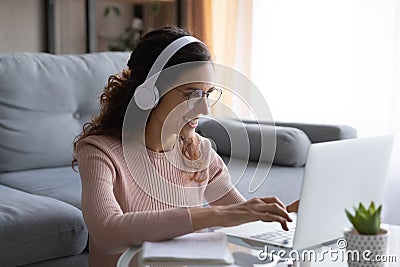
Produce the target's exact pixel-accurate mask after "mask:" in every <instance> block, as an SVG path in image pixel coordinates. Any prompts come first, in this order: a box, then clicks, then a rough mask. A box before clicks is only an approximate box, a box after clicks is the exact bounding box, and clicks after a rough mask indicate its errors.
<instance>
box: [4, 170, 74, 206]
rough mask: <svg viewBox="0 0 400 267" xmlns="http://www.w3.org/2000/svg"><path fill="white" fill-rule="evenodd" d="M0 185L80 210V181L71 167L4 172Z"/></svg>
mask: <svg viewBox="0 0 400 267" xmlns="http://www.w3.org/2000/svg"><path fill="white" fill-rule="evenodd" d="M0 184H3V185H6V186H8V187H12V188H15V189H19V190H21V191H24V192H27V193H31V194H34V195H40V196H46V197H51V198H54V199H58V200H61V201H63V202H65V203H68V204H70V205H72V206H74V207H76V208H78V209H81V193H82V185H81V180H80V176H79V173H76V172H74V171H73V170H72V168H71V167H58V168H46V169H35V170H27V171H17V172H5V173H1V174H0Z"/></svg>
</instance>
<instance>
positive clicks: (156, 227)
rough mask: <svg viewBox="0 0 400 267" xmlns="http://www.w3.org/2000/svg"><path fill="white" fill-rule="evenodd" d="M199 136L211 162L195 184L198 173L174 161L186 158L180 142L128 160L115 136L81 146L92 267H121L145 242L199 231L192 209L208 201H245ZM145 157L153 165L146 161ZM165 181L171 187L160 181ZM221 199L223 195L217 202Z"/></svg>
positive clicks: (89, 139) (92, 138)
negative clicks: (124, 257)
mask: <svg viewBox="0 0 400 267" xmlns="http://www.w3.org/2000/svg"><path fill="white" fill-rule="evenodd" d="M197 137H198V138H200V139H201V146H200V149H201V153H202V158H203V159H207V160H209V164H208V165H207V166H206V167H205V168H204V169H203V170H202V171H201V172H200V174H201V175H202V176H201V177H205V178H206V179H205V180H204V181H203V182H196V181H193V180H192V181H190V177H192V175H193V173H191V172H189V171H186V170H181V168H180V167H179V166H178V165H179V164H175V163H174V160H172V161H171V158H179V157H180V158H183V156H182V155H181V153H178V152H179V143H180V142H179V141H178V140H179V139H177V142H176V144H175V146H174V149H173V150H172V151H170V152H166V153H157V152H154V151H150V150H146V149H145V150H144V151H146V152H147V153H143V151H140V152H137V151H136V152H134V153H133V156H132V157H130V156H128V157H124V150H123V147H122V144H121V141H120V140H118V139H116V138H113V137H110V136H104V135H98V136H89V137H86V138H84V139H83V140H81V141H80V142H79V143H78V146H77V151H76V157H77V160H78V166H79V173H80V176H81V180H82V211H83V215H84V219H85V223H86V225H87V227H88V230H89V251H90V253H89V265H90V266H91V267H94V266H95V267H98V266H115V265H116V262H117V260H118V257H119V256H120V255H121V253H122V252H123V251H124V250H125V249H127V248H128V247H129V246H132V245H136V244H140V243H142V242H143V241H145V240H149V241H159V240H165V239H170V238H173V237H176V236H180V235H183V234H187V233H190V232H193V226H192V222H191V216H190V210H189V208H188V207H189V206H193V205H201V204H202V202H203V201H204V198H205V199H206V200H208V201H209V202H210V201H212V202H211V203H210V204H211V205H226V204H233V203H239V202H242V201H244V200H245V199H244V197H243V196H242V195H241V194H240V193H239V192H238V191H237V190H236V189H235V188H234V187H232V184H231V182H230V175H229V173H228V171H227V168H226V166H225V164H224V162H223V161H222V159H221V158H220V157H219V156H218V155H217V154H216V153H215V151H214V150H213V149H211V146H210V143H209V141H208V140H207V139H204V138H201V137H200V136H198V135H197ZM124 149H125V147H124ZM144 154H147V155H148V156H147V155H144ZM143 156H145V157H143ZM203 156H206V157H203ZM142 158H143V159H145V158H147V159H149V161H148V162H145V163H143V162H142V160H141V159H142ZM143 161H145V160H143ZM183 161H185V159H183ZM149 169H152V170H155V172H154V171H153V172H152V171H151V170H150V171H149ZM154 173H158V175H160V176H157V174H154ZM154 177H156V178H155V179H154ZM163 179H164V181H167V183H166V184H165V183H159V180H163ZM176 186H177V187H176ZM186 189H188V191H187V192H186ZM218 195H219V196H222V195H223V196H222V197H221V198H219V199H217V198H218V197H216V196H218ZM154 196H155V197H154Z"/></svg>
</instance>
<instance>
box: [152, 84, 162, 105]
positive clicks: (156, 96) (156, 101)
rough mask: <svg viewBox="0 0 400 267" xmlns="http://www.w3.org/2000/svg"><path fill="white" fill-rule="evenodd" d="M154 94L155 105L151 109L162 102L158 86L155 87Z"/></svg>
mask: <svg viewBox="0 0 400 267" xmlns="http://www.w3.org/2000/svg"><path fill="white" fill-rule="evenodd" d="M153 93H154V104H153V106H152V107H151V108H154V107H155V106H157V104H158V101H159V100H160V93H159V91H158V88H157V87H156V86H154V88H153Z"/></svg>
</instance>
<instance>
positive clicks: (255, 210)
mask: <svg viewBox="0 0 400 267" xmlns="http://www.w3.org/2000/svg"><path fill="white" fill-rule="evenodd" d="M190 213H191V217H192V223H193V227H194V230H195V231H197V230H200V229H203V228H207V227H212V226H224V227H230V226H236V225H239V224H242V223H247V222H253V221H258V220H261V221H264V222H273V221H274V222H279V223H280V224H281V225H282V228H283V229H284V230H288V227H287V222H288V221H289V222H291V221H292V219H291V218H290V217H289V213H288V212H287V210H286V206H285V205H284V204H283V203H282V201H280V200H279V199H278V198H276V197H266V198H253V199H250V200H248V201H245V202H242V203H239V204H232V205H224V206H214V207H211V208H192V209H190Z"/></svg>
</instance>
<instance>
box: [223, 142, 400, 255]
mask: <svg viewBox="0 0 400 267" xmlns="http://www.w3.org/2000/svg"><path fill="white" fill-rule="evenodd" d="M393 142H394V137H393V136H391V135H385V136H375V137H367V138H357V139H347V140H340V141H331V142H323V143H316V144H312V145H311V146H310V148H309V151H308V156H307V162H306V166H305V171H304V179H303V185H302V189H301V196H300V204H299V209H298V212H297V214H296V213H291V214H290V215H291V217H292V218H293V219H294V220H293V222H291V223H289V224H288V226H289V229H290V230H289V231H284V230H282V228H281V226H280V224H279V223H277V222H262V221H257V222H251V223H246V224H242V225H239V226H234V227H227V228H221V229H218V230H216V231H220V232H224V233H225V234H227V235H228V236H229V235H230V236H236V237H240V238H244V239H248V240H254V241H258V242H262V243H264V244H269V245H273V246H277V247H282V248H287V249H296V250H301V249H306V248H311V247H315V246H319V245H321V244H325V243H329V242H333V241H334V240H336V239H338V238H340V237H342V236H343V229H344V228H345V227H349V226H350V223H349V221H348V219H347V217H346V215H345V211H344V210H345V209H348V210H349V211H350V210H351V211H352V210H353V206H358V203H360V202H362V203H363V204H365V205H369V204H370V202H371V201H374V202H375V204H377V205H379V204H381V203H382V198H383V191H384V186H385V181H386V176H387V171H388V166H389V162H390V156H391V151H392V147H393ZM267 179H268V178H267Z"/></svg>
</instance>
